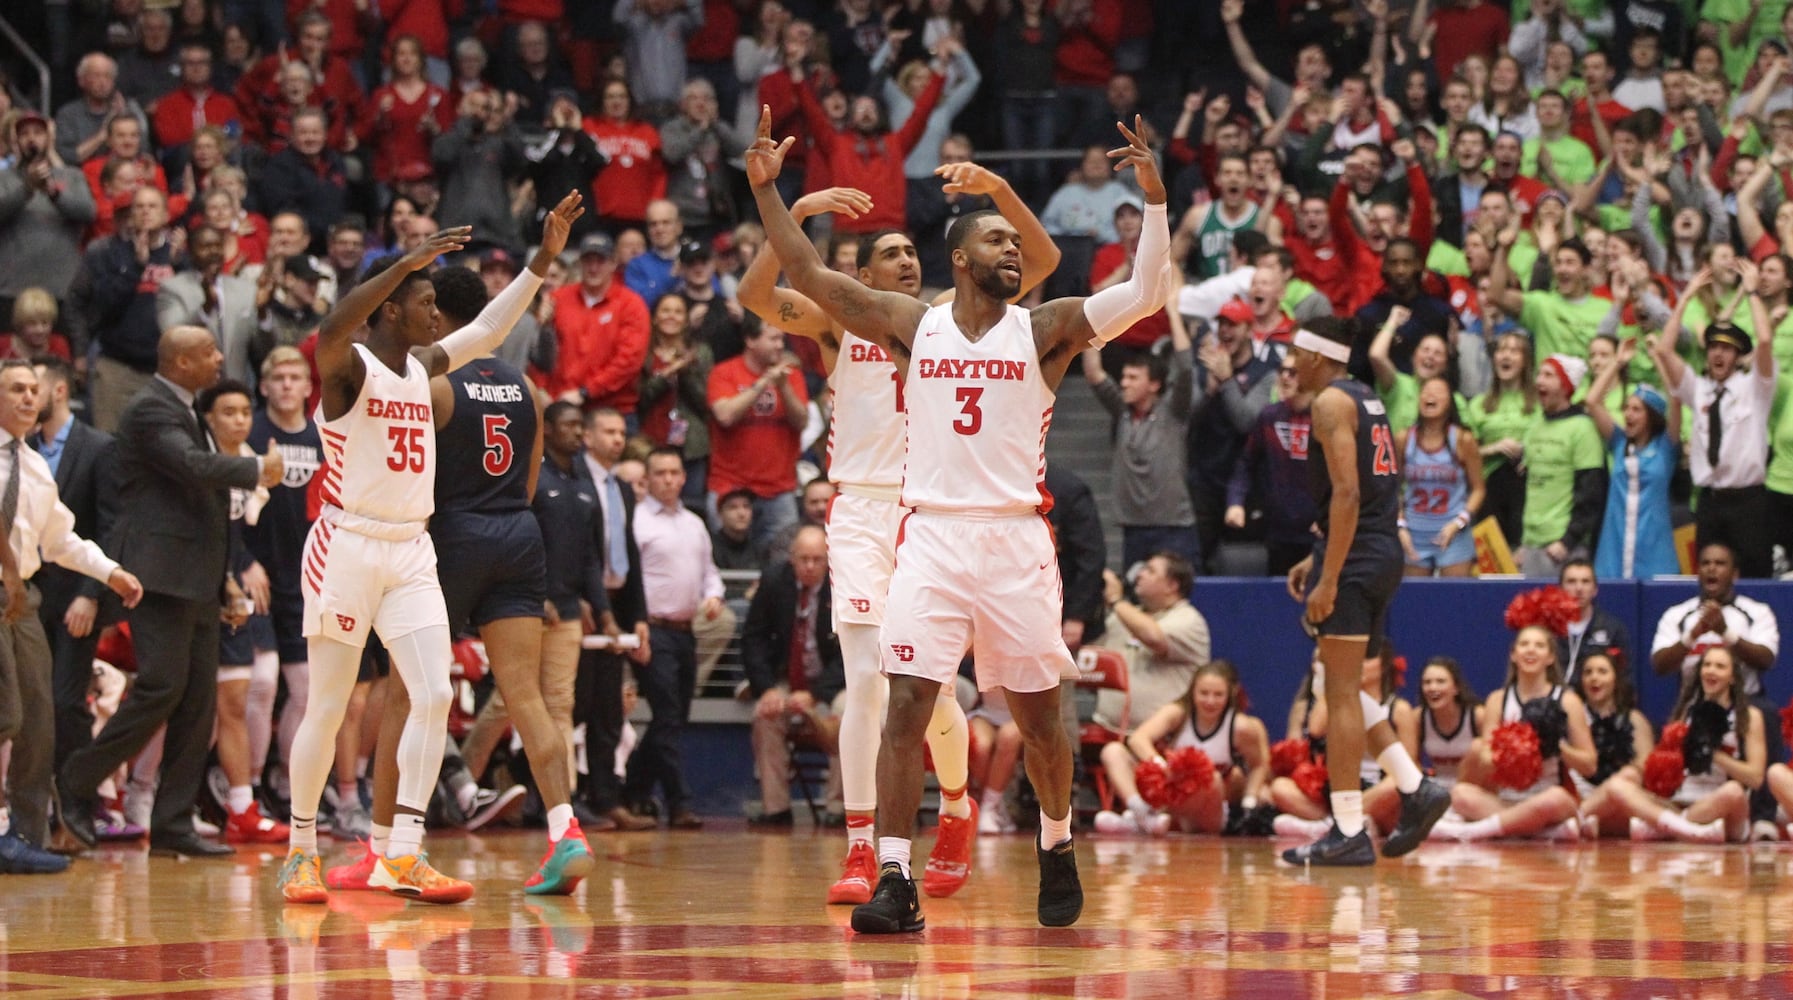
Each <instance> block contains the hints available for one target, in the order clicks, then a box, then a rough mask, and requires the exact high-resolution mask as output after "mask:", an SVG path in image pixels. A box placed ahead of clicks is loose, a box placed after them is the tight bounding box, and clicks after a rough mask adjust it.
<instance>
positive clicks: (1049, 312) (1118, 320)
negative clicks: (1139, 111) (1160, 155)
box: [1033, 115, 1173, 388]
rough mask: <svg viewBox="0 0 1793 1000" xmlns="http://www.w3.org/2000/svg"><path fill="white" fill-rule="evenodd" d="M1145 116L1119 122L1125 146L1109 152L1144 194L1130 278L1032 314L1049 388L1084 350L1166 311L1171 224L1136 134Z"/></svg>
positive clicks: (1153, 162) (1152, 162)
mask: <svg viewBox="0 0 1793 1000" xmlns="http://www.w3.org/2000/svg"><path fill="white" fill-rule="evenodd" d="M1144 126H1145V120H1144V118H1142V117H1140V116H1138V115H1135V116H1134V118H1133V128H1132V129H1128V128H1127V126H1125V125H1122V124H1121V123H1119V122H1116V123H1115V128H1117V129H1119V130H1120V132H1121V135H1122V136H1124V137H1125V138H1126V140H1127V145H1125V146H1121V147H1119V148H1118V149H1111V150H1109V151H1108V156H1109V158H1110V159H1112V160H1115V161H1116V162H1115V169H1116V170H1119V169H1121V168H1122V167H1124V166H1129V165H1130V166H1132V167H1133V172H1134V176H1135V177H1137V178H1138V180H1139V187H1140V190H1141V191H1143V192H1145V196H1146V207H1145V224H1144V228H1143V230H1142V231H1141V233H1140V236H1139V247H1138V249H1136V250H1135V251H1134V260H1133V274H1132V276H1131V277H1129V278H1128V279H1127V281H1126V282H1125V283H1123V284H1119V285H1114V286H1111V287H1109V288H1104V289H1103V290H1101V291H1099V292H1097V293H1096V294H1094V295H1091V296H1089V297H1088V298H1063V299H1054V300H1053V301H1051V302H1048V303H1046V304H1045V305H1043V306H1041V307H1039V308H1038V309H1035V310H1034V311H1033V329H1034V343H1035V344H1036V345H1037V346H1038V347H1039V352H1040V360H1041V362H1042V363H1043V368H1044V374H1045V375H1046V379H1047V384H1049V385H1051V386H1053V387H1054V388H1056V387H1057V386H1058V383H1059V380H1060V379H1062V378H1063V377H1064V374H1065V369H1066V368H1068V367H1070V364H1071V359H1072V358H1074V357H1076V356H1077V354H1078V352H1080V351H1082V350H1083V348H1085V347H1086V346H1094V345H1099V344H1105V343H1107V342H1108V341H1111V340H1113V339H1114V338H1116V337H1119V336H1120V335H1121V334H1123V333H1125V332H1126V331H1127V329H1128V328H1129V327H1131V326H1132V325H1133V324H1135V323H1137V322H1139V321H1140V320H1142V319H1145V318H1146V317H1147V316H1150V315H1152V314H1153V313H1155V312H1157V311H1158V310H1160V309H1162V308H1164V303H1165V300H1166V299H1168V298H1169V297H1170V293H1171V290H1172V286H1173V278H1172V271H1171V266H1170V220H1169V215H1168V212H1169V209H1168V208H1167V207H1166V204H1165V193H1164V180H1163V179H1162V178H1161V177H1159V176H1158V160H1157V158H1156V157H1155V156H1154V155H1153V153H1152V150H1151V147H1149V146H1147V145H1146V142H1145V140H1144V139H1142V138H1141V137H1140V133H1141V132H1142V131H1144Z"/></svg>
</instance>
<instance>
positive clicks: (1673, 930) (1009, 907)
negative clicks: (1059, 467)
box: [0, 822, 1793, 1000]
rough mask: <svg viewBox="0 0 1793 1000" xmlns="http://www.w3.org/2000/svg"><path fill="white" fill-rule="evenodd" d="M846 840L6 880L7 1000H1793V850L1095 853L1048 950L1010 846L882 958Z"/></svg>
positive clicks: (519, 837)
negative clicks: (284, 881) (281, 888)
mask: <svg viewBox="0 0 1793 1000" xmlns="http://www.w3.org/2000/svg"><path fill="white" fill-rule="evenodd" d="M841 840H842V838H841V837H840V836H839V834H838V833H837V832H835V831H827V832H822V833H815V832H812V831H811V830H810V829H809V828H807V827H803V826H800V827H798V828H797V832H795V833H775V834H765V833H757V832H753V833H750V832H747V831H745V830H743V829H742V828H741V826H740V825H739V824H733V825H730V824H727V823H726V822H725V823H719V824H713V825H712V828H711V829H707V830H705V831H703V832H701V833H679V834H673V833H647V834H635V835H630V836H604V837H601V838H598V840H597V842H596V843H595V844H594V846H595V847H596V848H597V850H598V851H599V853H600V854H602V855H605V856H606V857H605V860H604V863H603V865H602V867H601V868H600V870H599V874H598V876H597V877H595V878H593V879H591V880H589V881H587V882H586V883H585V884H584V885H583V886H581V887H580V889H579V892H578V894H577V895H575V896H573V897H571V898H548V899H537V898H535V897H529V896H525V895H523V893H522V892H521V890H520V885H521V883H522V880H523V878H524V877H525V876H526V875H527V873H528V871H529V870H530V866H531V865H533V863H534V862H535V861H536V860H537V857H538V854H539V852H540V851H541V839H540V835H539V834H538V833H535V832H530V833H521V832H506V833H502V834H498V835H495V836H486V837H473V836H442V835H437V836H432V837H431V844H432V845H433V848H434V860H435V862H436V863H437V864H438V865H439V866H440V867H442V868H443V869H444V870H446V871H448V872H450V873H452V874H454V875H457V876H459V877H463V878H470V879H472V880H474V881H475V883H476V884H477V886H478V894H477V895H476V896H475V897H474V899H473V901H472V902H471V903H468V904H465V905H462V906H456V907H431V906H425V905H422V904H416V903H410V904H407V903H404V902H402V901H399V900H396V899H393V898H391V897H386V896H381V895H375V894H369V893H339V894H336V896H335V897H334V898H333V900H332V902H331V904H330V906H329V907H288V906H283V905H282V904H281V903H280V901H279V897H278V895H277V894H276V892H275V888H274V883H273V876H274V872H275V870H276V868H277V866H278V863H279V862H278V858H277V857H276V856H275V855H274V854H273V853H272V852H270V853H265V854H252V853H240V854H238V855H237V857H236V859H235V860H234V861H223V862H197V861H192V862H189V861H173V860H163V859H151V858H148V857H146V856H145V854H144V853H143V851H142V849H141V848H116V847H115V848H108V849H106V850H102V851H99V852H96V853H94V854H92V855H90V856H89V857H87V858H85V859H83V860H80V861H77V863H76V864H75V866H74V867H73V868H72V869H71V870H70V872H69V873H67V874H64V875H59V876H52V877H24V876H10V877H6V878H3V879H0V993H5V994H6V995H8V996H19V997H28V998H31V1000H50V998H64V997H67V998H88V997H182V998H185V997H218V998H223V997H246V998H277V997H296V998H312V997H318V998H332V997H398V998H423V997H492V998H523V997H677V996H729V997H747V998H756V1000H783V998H805V997H831V996H853V997H971V996H976V997H1029V996H1049V997H1092V998H1096V997H1099V998H1113V997H1179V998H1181V997H1275V998H1290V997H1309V996H1327V997H1357V996H1366V997H1380V996H1416V995H1417V996H1427V997H1457V996H1484V997H1494V996H1514V997H1537V998H1544V997H1557V996H1564V995H1577V996H1591V997H1633V996H1636V997H1660V996H1674V997H1711V998H1720V997H1723V998H1734V997H1757V996H1759V997H1786V996H1793V944H1789V941H1790V940H1793V889H1790V888H1789V887H1790V886H1793V880H1790V879H1789V878H1788V877H1787V876H1788V868H1789V865H1790V864H1793V850H1788V849H1785V848H1777V847H1776V846H1775V845H1768V846H1765V847H1764V846H1751V847H1724V848H1717V849H1702V848H1692V847H1682V846H1674V845H1662V844H1650V845H1632V844H1630V843H1624V842H1615V843H1607V844H1603V845H1600V846H1598V847H1590V846H1584V847H1580V848H1567V849H1566V848H1563V847H1559V846H1556V845H1549V844H1514V845H1499V846H1488V847H1480V846H1476V847H1469V846H1451V845H1429V846H1426V847H1423V848H1421V849H1420V850H1419V851H1418V852H1417V853H1416V854H1415V855H1413V856H1412V857H1410V858H1407V859H1405V860H1403V861H1401V862H1398V863H1384V864H1382V865H1380V866H1378V867H1376V868H1374V869H1368V870H1364V869H1357V870H1315V871H1311V872H1304V871H1299V870H1294V869H1288V868H1279V867H1277V866H1276V864H1275V863H1274V861H1273V858H1274V854H1273V852H1272V844H1271V842H1269V841H1259V840H1251V841H1246V840H1228V841H1222V840H1212V839H1198V838H1171V839H1168V840H1160V841H1134V840H1105V839H1100V838H1096V837H1093V836H1085V837H1084V838H1082V841H1081V844H1080V847H1079V859H1080V862H1081V866H1082V871H1083V878H1084V886H1085V890H1086V894H1087V903H1086V906H1085V909H1084V914H1083V919H1082V920H1081V921H1080V922H1079V923H1078V924H1077V926H1075V927H1073V928H1067V929H1044V928H1041V927H1039V926H1038V925H1037V924H1036V923H1035V922H1034V919H1033V889H1034V885H1035V877H1036V868H1035V862H1034V858H1033V852H1032V850H1031V847H1030V844H1029V842H1028V841H1027V840H1026V839H1025V837H1016V836H1011V837H1001V838H997V837H985V838H981V839H980V842H979V844H978V847H977V863H978V866H979V867H978V869H977V870H976V872H975V873H974V874H973V876H972V881H971V883H970V884H969V885H967V887H966V888H965V889H964V890H963V891H962V892H961V893H960V895H959V896H957V897H955V898H953V899H949V900H926V899H924V901H923V907H924V910H925V913H926V916H927V920H928V929H927V931H926V932H925V933H923V934H921V935H917V936H915V937H912V938H870V939H868V938H856V937H855V936H854V935H853V933H852V932H851V931H850V930H848V929H847V926H846V925H847V908H846V907H826V906H823V905H822V904H821V902H820V901H821V899H822V895H823V891H824V889H825V888H826V886H827V884H828V883H829V881H831V880H832V878H833V877H834V874H835V871H836V866H837V865H838V863H839V857H840V854H841ZM929 843H930V841H927V840H923V841H921V842H919V843H918V845H917V846H918V851H919V850H925V849H926V847H927V846H928V844H929ZM334 853H335V854H336V855H338V856H340V855H341V854H342V853H343V850H342V849H341V848H337V849H336V850H335V852H334ZM326 860H327V863H328V862H329V861H330V860H331V859H329V858H327V859H326Z"/></svg>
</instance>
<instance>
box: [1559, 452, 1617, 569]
mask: <svg viewBox="0 0 1793 1000" xmlns="http://www.w3.org/2000/svg"><path fill="white" fill-rule="evenodd" d="M1605 507H1606V470H1605V469H1582V470H1580V471H1578V472H1576V473H1575V501H1574V503H1573V505H1571V506H1570V508H1569V527H1568V529H1567V530H1565V531H1564V532H1563V544H1564V545H1566V546H1568V547H1569V551H1571V552H1574V551H1576V550H1577V549H1580V550H1583V551H1585V552H1592V551H1593V550H1594V544H1595V543H1596V542H1597V541H1599V534H1600V516H1601V513H1602V511H1603V509H1604V508H1605Z"/></svg>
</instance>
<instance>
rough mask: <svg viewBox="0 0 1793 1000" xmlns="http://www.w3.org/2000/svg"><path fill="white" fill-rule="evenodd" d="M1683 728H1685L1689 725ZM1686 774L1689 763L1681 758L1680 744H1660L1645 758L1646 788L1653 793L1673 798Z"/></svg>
mask: <svg viewBox="0 0 1793 1000" xmlns="http://www.w3.org/2000/svg"><path fill="white" fill-rule="evenodd" d="M1681 728H1682V729H1684V730H1685V729H1686V728H1687V727H1686V726H1682V727H1681ZM1686 774H1687V764H1686V762H1685V761H1683V760H1682V759H1681V748H1680V745H1679V744H1677V745H1676V746H1674V747H1672V748H1664V747H1662V746H1658V747H1657V748H1656V749H1654V750H1652V751H1650V756H1648V757H1646V758H1644V789H1645V790H1646V791H1648V792H1649V793H1650V794H1652V795H1659V796H1661V797H1662V798H1665V799H1667V798H1673V797H1674V794H1675V792H1676V791H1678V790H1680V788H1681V779H1682V777H1683V776H1685V775H1686Z"/></svg>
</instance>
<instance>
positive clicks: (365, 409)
mask: <svg viewBox="0 0 1793 1000" xmlns="http://www.w3.org/2000/svg"><path fill="white" fill-rule="evenodd" d="M579 202H580V198H579V195H578V194H570V195H568V196H567V197H566V198H564V199H562V200H561V202H560V204H559V205H557V206H555V209H554V211H553V212H551V213H549V215H548V217H547V218H546V219H545V220H544V223H543V232H542V246H541V249H539V250H538V251H536V255H535V258H534V259H533V260H531V261H530V264H529V269H528V270H527V271H525V272H524V273H522V274H520V275H518V276H517V278H516V280H515V281H513V282H512V283H511V285H510V286H509V287H508V288H506V289H505V290H504V291H502V292H500V293H499V294H498V296H497V298H495V299H493V300H492V302H491V304H490V305H488V306H487V307H486V308H485V309H484V310H482V311H481V312H480V314H479V318H478V319H476V320H474V321H473V323H472V324H470V325H468V326H466V327H463V328H462V329H459V330H456V331H455V332H453V333H451V334H449V335H448V336H446V337H441V338H438V337H437V332H438V329H437V328H438V325H439V324H440V322H441V315H440V314H439V313H438V312H437V310H436V290H435V288H434V286H432V285H431V284H430V280H429V274H428V270H427V269H428V268H429V266H430V264H431V263H432V262H434V261H435V259H436V258H437V257H438V256H440V255H442V254H445V253H454V252H455V251H458V250H460V249H461V248H462V247H464V246H465V245H466V243H467V240H468V236H469V233H470V229H469V228H467V227H461V228H458V229H450V230H444V231H443V232H440V233H438V234H436V236H434V237H432V238H431V239H430V240H428V241H427V242H425V243H424V244H423V245H422V246H420V247H418V248H417V249H416V250H413V251H411V252H410V253H408V254H406V255H405V256H403V257H400V258H397V259H393V258H387V259H386V260H382V261H378V262H376V263H375V264H374V265H373V266H372V267H370V268H369V269H368V273H367V274H366V275H365V276H363V278H362V280H361V284H359V285H357V286H355V289H354V290H353V291H351V292H350V293H349V294H348V295H346V296H344V297H343V300H342V301H341V302H339V303H337V306H336V308H335V309H333V310H331V311H330V314H329V315H328V316H325V317H324V322H323V325H322V326H321V327H320V328H319V330H318V342H317V366H318V374H319V376H320V379H321V381H322V384H323V398H322V400H321V402H320V403H319V414H320V416H321V417H322V418H323V419H321V420H320V421H319V422H318V431H319V433H320V434H321V435H322V437H323V442H324V470H323V471H322V472H321V473H320V475H321V476H322V477H323V479H322V482H321V488H320V496H321V497H322V500H323V508H322V510H321V512H320V514H319V516H318V520H317V523H316V524H315V525H313V527H312V530H311V534H310V536H309V537H308V538H307V539H306V545H305V568H304V574H305V615H304V621H303V625H304V630H305V637H306V643H307V647H308V652H309V653H310V657H311V659H310V662H311V690H310V692H309V698H308V700H307V703H306V706H305V719H304V721H303V722H301V723H300V724H299V732H298V735H297V736H296V737H295V738H294V740H293V762H292V764H293V767H292V792H293V821H292V846H291V848H290V849H289V850H288V852H287V859H286V864H285V865H283V866H282V868H281V871H280V886H281V890H282V895H283V896H284V897H285V899H286V901H287V902H289V903H322V902H325V901H326V900H327V899H328V895H329V894H328V891H327V890H326V889H325V888H324V883H323V880H322V878H321V873H320V872H319V870H318V855H317V805H318V800H319V798H320V797H321V796H322V794H323V790H324V783H325V780H326V779H327V778H328V775H329V766H330V760H331V757H332V752H333V747H334V743H335V736H336V730H337V727H338V726H339V725H340V724H341V722H342V715H343V711H344V709H345V708H346V707H347V705H348V699H349V695H350V693H351V692H352V691H353V689H354V686H355V677H356V674H357V672H358V670H359V667H360V661H361V650H362V647H363V646H364V645H365V644H366V642H367V636H368V633H369V631H378V632H379V634H380V639H381V641H382V642H384V643H385V645H386V648H387V651H388V652H389V653H390V654H391V657H392V667H393V670H395V671H397V673H398V675H399V677H400V678H401V679H402V680H403V681H404V685H405V689H406V690H407V691H408V692H409V693H410V697H411V712H410V715H409V716H408V717H407V719H406V721H405V728H404V735H403V736H402V737H401V738H400V739H399V741H398V748H397V749H398V791H397V793H396V800H397V810H396V814H395V815H394V816H393V822H392V831H391V835H390V839H389V841H388V843H387V846H386V852H385V857H383V858H380V859H379V862H378V864H376V865H374V868H373V872H372V874H371V875H370V876H369V877H368V884H369V885H371V886H373V887H375V888H379V889H385V890H387V891H389V892H392V893H394V894H396V895H401V896H406V897H409V898H412V899H420V900H424V901H426V902H432V903H453V902H460V901H462V900H464V899H467V898H468V897H469V896H471V895H472V894H473V887H472V886H471V885H469V884H468V883H466V882H462V881H459V880H457V879H452V878H449V877H448V876H446V875H443V874H441V873H440V872H438V871H436V870H435V869H433V868H431V867H430V864H429V860H428V858H427V857H426V856H425V855H424V854H423V850H422V844H423V813H424V809H425V807H426V806H428V804H429V800H430V792H431V791H432V789H433V788H434V787H435V784H436V777H437V774H438V772H439V771H440V770H441V766H442V748H443V741H444V740H446V739H447V738H448V730H447V725H448V707H449V701H450V698H451V697H452V690H451V688H450V686H449V663H450V660H451V656H452V654H451V652H450V634H449V628H448V611H447V608H446V606H445V604H444V601H443V596H442V585H441V583H440V582H439V580H438V578H437V575H436V551H435V547H434V546H433V545H432V544H431V541H430V537H429V533H428V531H427V530H426V529H427V526H428V523H429V519H430V515H431V514H432V513H434V511H435V492H434V490H435V474H436V468H435V467H436V433H435V416H434V412H433V409H432V406H431V402H430V379H431V378H433V377H435V376H438V375H445V374H447V373H448V372H450V371H453V370H455V369H456V368H459V367H461V366H462V365H464V364H466V363H468V362H469V361H472V360H474V359H476V358H479V357H483V356H484V355H486V354H488V353H490V352H491V351H493V350H494V349H496V348H497V347H498V345H499V344H501V343H503V342H504V338H505V335H506V334H507V333H509V331H510V328H511V327H512V326H513V325H514V324H515V323H516V321H517V318H518V317H519V316H521V315H522V314H523V311H524V310H525V309H527V308H528V306H529V303H530V301H531V300H532V299H533V298H534V297H535V293H536V291H537V290H538V289H539V288H540V287H541V284H542V277H543V275H544V274H546V272H547V269H548V263H549V261H552V260H553V259H554V257H555V255H556V254H558V253H560V251H561V248H562V247H564V246H565V245H566V238H567V232H568V231H569V228H570V227H571V225H572V223H573V220H575V219H577V218H578V217H579V215H580V214H581V209H580V207H579ZM363 323H366V324H367V325H368V329H369V335H368V338H367V343H366V344H356V343H355V341H354V335H355V331H356V330H357V329H359V328H360V327H361V325H362V324H363Z"/></svg>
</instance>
